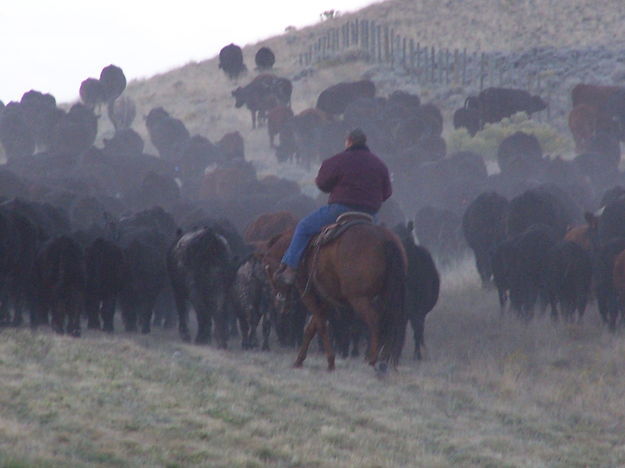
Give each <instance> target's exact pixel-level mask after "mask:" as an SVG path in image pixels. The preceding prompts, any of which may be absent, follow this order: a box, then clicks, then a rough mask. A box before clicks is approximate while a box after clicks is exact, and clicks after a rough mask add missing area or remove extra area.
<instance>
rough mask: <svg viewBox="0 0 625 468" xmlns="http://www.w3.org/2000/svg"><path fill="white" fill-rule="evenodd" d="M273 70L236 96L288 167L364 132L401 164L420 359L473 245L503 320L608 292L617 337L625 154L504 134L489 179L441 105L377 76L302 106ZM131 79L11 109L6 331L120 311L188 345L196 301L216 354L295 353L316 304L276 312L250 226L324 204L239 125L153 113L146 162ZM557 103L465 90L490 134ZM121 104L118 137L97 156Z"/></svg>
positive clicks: (266, 56)
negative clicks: (252, 147)
mask: <svg viewBox="0 0 625 468" xmlns="http://www.w3.org/2000/svg"><path fill="white" fill-rule="evenodd" d="M219 60H220V64H219V68H221V69H222V70H223V71H224V72H225V73H226V74H227V75H228V76H229V77H231V78H233V79H234V78H239V77H241V76H245V73H246V67H245V65H244V63H243V55H242V51H241V50H240V48H238V47H237V46H234V45H232V44H231V45H230V46H227V47H225V48H224V49H223V50H222V52H221V53H220V55H219ZM274 63H275V56H274V54H273V52H272V51H271V50H270V49H268V48H262V49H260V50H259V51H258V53H257V55H256V64H257V70H258V74H257V76H256V77H255V78H253V79H252V80H251V81H250V83H249V84H247V85H246V86H242V87H238V88H237V89H235V90H234V91H233V92H232V97H233V98H234V100H235V103H234V104H235V106H236V107H237V108H238V107H242V106H243V105H245V106H246V107H247V108H248V109H249V110H250V112H251V114H252V127H256V126H257V124H258V125H259V126H260V125H264V124H265V125H266V127H267V130H268V133H269V139H270V144H269V145H268V146H269V148H273V149H275V155H276V157H277V161H278V162H279V163H281V164H284V163H291V164H302V165H304V166H306V167H311V166H312V164H314V163H318V162H319V161H321V160H322V159H324V158H326V157H328V156H330V155H332V154H335V153H336V152H338V151H340V150H341V149H342V147H343V144H344V137H345V134H346V131H347V130H349V129H351V128H354V127H360V128H362V129H363V130H364V131H365V133H366V134H367V135H368V141H369V144H370V146H371V148H372V149H373V151H374V152H376V153H377V154H378V155H379V156H381V157H382V158H383V159H384V160H385V161H386V162H387V164H388V166H389V168H390V169H391V171H392V174H393V184H394V192H395V193H394V197H393V199H391V200H390V201H389V202H387V203H386V204H385V206H384V208H383V210H382V212H381V213H380V216H379V217H380V221H381V222H383V223H385V224H386V225H388V226H391V227H394V229H395V231H396V232H397V234H398V235H399V238H401V240H402V242H403V244H404V248H405V250H406V253H407V258H408V273H407V278H406V281H407V282H408V283H409V287H407V288H406V290H407V297H406V307H407V314H408V318H409V319H410V321H411V324H412V328H413V331H414V339H415V355H416V356H417V357H420V355H421V345H422V343H423V334H424V320H425V316H426V314H427V313H428V312H429V311H430V310H432V308H433V307H434V305H435V303H436V302H437V300H438V294H439V286H440V284H439V274H438V271H437V267H436V265H435V264H434V261H433V257H434V259H436V261H437V263H438V264H439V266H440V265H443V266H444V265H449V264H452V263H453V262H454V261H457V260H458V259H459V258H461V257H462V256H463V255H464V253H465V251H466V250H467V248H468V247H470V248H471V249H472V250H473V252H474V254H475V259H476V265H477V270H478V272H479V274H480V277H481V279H482V281H483V283H484V285H486V286H488V285H490V284H494V285H495V286H496V288H497V290H498V293H499V298H500V301H501V305H502V310H503V308H504V307H505V305H506V304H507V302H509V303H510V304H511V306H512V309H513V310H514V311H515V313H516V314H517V315H518V316H519V317H520V318H521V319H523V320H529V319H531V318H532V317H533V316H534V309H535V306H536V305H537V304H539V305H541V308H543V309H544V308H545V307H546V306H547V305H551V313H552V316H553V317H554V318H558V317H559V316H562V317H564V318H566V319H568V320H573V319H574V318H575V317H576V316H577V317H580V318H581V316H582V315H583V313H584V310H585V308H586V303H587V302H588V300H589V299H590V298H592V297H593V296H594V297H596V300H597V303H598V307H599V311H600V313H601V316H602V317H603V318H604V320H605V322H606V323H607V324H608V325H609V326H610V328H612V329H615V328H616V327H617V326H619V325H620V324H621V323H623V322H624V321H623V318H622V316H623V310H625V308H624V307H623V306H624V304H625V253H623V252H625V189H623V188H622V186H624V185H625V180H623V174H622V173H621V172H620V171H619V169H618V161H615V158H614V154H613V153H614V146H613V145H612V146H611V147H610V151H605V152H602V151H595V152H592V153H584V154H579V155H578V156H576V157H575V158H574V159H572V160H564V159H562V158H560V157H557V156H546V155H544V154H543V151H542V148H541V145H540V144H539V142H538V140H537V139H536V138H535V137H534V136H532V135H529V134H526V133H522V132H517V133H515V134H513V135H511V136H509V137H507V138H506V139H504V140H503V141H502V142H501V144H500V145H499V148H498V153H497V162H498V165H499V169H500V171H499V172H498V173H496V174H489V173H488V171H487V168H486V164H485V161H484V158H483V157H482V156H481V155H479V154H475V153H472V152H466V151H465V152H458V153H454V154H447V145H446V142H445V140H444V138H443V137H442V133H443V126H444V119H443V116H442V112H441V111H440V109H439V108H438V107H437V106H436V105H435V104H434V103H423V102H421V99H420V98H419V96H417V95H415V94H412V93H408V92H406V91H403V90H396V91H394V92H392V93H391V94H390V95H388V97H380V96H377V94H376V86H375V83H374V82H372V81H371V80H360V81H353V82H343V83H337V84H335V85H333V86H331V87H328V88H327V89H325V90H324V91H323V92H321V93H320V94H319V96H318V98H317V100H316V102H315V103H311V107H310V108H307V109H303V110H301V111H300V112H298V113H295V112H293V110H292V108H291V94H292V89H293V87H292V83H291V81H290V80H288V79H286V78H280V77H277V76H275V75H273V74H272V73H271V69H272V67H273V65H274ZM125 87H126V79H125V77H124V74H123V72H122V70H121V69H120V68H119V67H116V66H114V65H111V66H108V67H105V68H104V69H103V70H102V73H101V75H100V77H99V78H98V79H96V78H88V79H86V80H85V81H83V82H82V84H81V85H80V92H79V94H80V98H81V102H80V103H76V104H73V105H72V106H71V107H69V108H66V107H62V106H61V107H60V106H58V105H57V103H56V100H55V98H54V97H53V96H51V95H49V94H43V93H41V92H38V91H34V90H31V91H29V92H27V93H25V94H24V95H23V96H22V99H21V100H20V101H19V102H10V103H8V104H7V105H6V106H4V105H1V106H0V143H1V144H2V147H3V149H4V153H5V155H6V158H7V162H6V164H5V165H4V166H3V167H1V168H0V197H1V200H2V202H1V203H0V250H1V255H0V324H1V325H4V326H18V325H20V324H22V323H23V321H24V315H27V316H28V317H29V323H30V325H31V326H32V327H38V326H41V325H50V326H51V327H52V329H53V330H55V331H56V332H58V333H68V334H70V335H73V336H79V335H80V333H81V324H82V322H83V319H84V320H86V326H87V327H88V328H90V329H102V330H104V331H107V332H113V330H114V327H115V323H116V321H115V315H116V313H117V312H118V311H119V313H120V315H121V322H122V324H123V327H124V329H125V330H126V331H128V332H137V331H140V332H141V333H149V332H150V329H151V327H152V326H154V325H155V324H156V325H158V326H163V327H169V326H175V324H176V322H177V324H178V328H179V331H180V335H181V337H182V338H183V339H184V340H190V339H191V332H190V325H189V320H188V310H187V309H188V305H189V304H191V305H192V306H193V309H194V310H195V314H196V321H197V332H196V336H195V341H196V342H198V343H208V342H210V341H211V339H212V337H214V339H215V341H216V342H217V344H218V346H220V347H226V345H227V341H228V339H229V338H230V337H231V336H232V335H233V334H240V335H242V343H243V347H244V348H250V347H254V346H256V345H257V343H258V342H257V339H256V327H257V326H258V325H259V323H260V320H261V319H262V320H263V325H262V327H263V344H262V347H263V348H265V349H266V348H268V346H269V333H270V332H271V330H275V333H276V335H277V337H278V340H279V342H280V343H281V344H284V345H289V344H290V345H293V344H296V343H297V342H298V340H299V339H301V332H302V328H303V326H304V323H305V320H306V312H305V311H303V310H302V307H301V306H300V305H297V304H296V306H295V308H294V310H293V311H292V313H291V314H290V315H288V316H278V315H277V314H276V312H275V307H274V303H273V301H272V300H271V299H272V292H271V290H270V285H269V283H268V281H267V278H266V275H265V269H264V268H263V246H262V243H260V244H259V243H255V244H254V245H252V244H250V243H249V242H246V239H244V238H243V236H242V234H240V233H242V232H243V231H244V229H245V227H246V226H248V225H249V224H251V223H252V222H253V221H254V220H255V219H256V218H257V217H258V216H259V215H261V214H263V213H270V212H278V211H285V212H289V213H291V214H292V215H293V216H295V217H296V218H298V217H301V216H304V215H305V214H307V213H308V212H310V211H311V210H313V209H314V208H315V207H317V206H319V205H320V204H321V203H324V200H323V199H322V198H321V197H320V198H318V199H313V198H311V197H309V196H307V195H304V194H303V193H302V192H301V191H300V188H299V186H298V184H296V183H294V182H292V181H289V180H286V179H283V178H280V177H278V176H267V177H262V178H259V177H258V175H257V173H256V169H255V167H254V165H253V164H252V163H250V162H249V161H246V159H245V142H244V140H243V137H242V136H241V134H240V133H239V132H238V131H236V129H232V131H231V132H228V133H226V134H225V135H224V136H223V138H222V139H221V140H220V141H218V142H216V143H213V142H211V141H210V140H209V139H208V138H206V137H205V136H202V135H191V134H190V132H189V131H188V130H187V128H186V126H185V123H184V122H183V121H181V120H180V119H178V118H176V117H174V116H173V115H171V114H170V113H169V112H168V111H167V110H165V109H164V108H162V107H156V108H153V109H152V110H151V111H150V112H149V113H148V114H147V115H146V116H145V117H144V120H145V126H146V128H147V133H148V135H149V138H150V141H151V143H152V144H153V146H154V148H156V150H157V152H158V156H155V155H150V154H146V153H145V152H144V141H143V139H142V138H141V136H140V135H139V133H137V132H136V131H135V130H134V129H133V128H132V127H133V124H134V120H135V116H136V108H135V105H134V103H133V101H132V100H131V99H130V98H128V97H126V96H124V90H125ZM546 105H547V104H546V103H545V102H543V101H542V99H541V98H540V97H538V96H531V95H529V94H528V93H526V92H524V91H520V90H509V89H503V88H489V89H487V90H485V91H483V92H482V93H480V95H479V96H477V97H470V98H468V99H467V101H466V105H465V106H464V107H463V108H462V109H459V110H458V111H457V112H456V114H455V115H454V125H455V126H463V127H465V128H467V130H468V131H469V132H470V133H471V134H474V133H475V132H477V131H479V129H480V128H482V127H483V126H484V124H485V123H489V122H493V121H497V120H499V119H501V118H503V117H506V116H510V115H512V114H514V113H515V112H519V111H525V112H527V113H528V114H531V113H533V112H539V111H541V110H543V109H544V108H545V107H546ZM103 108H105V109H106V113H107V115H108V118H109V120H110V121H111V123H112V124H113V128H114V132H112V133H111V135H110V136H109V137H108V138H104V139H103V140H102V142H101V144H98V145H96V137H97V135H98V121H99V119H100V118H102V117H101V116H100V115H99V112H100V111H101V110H102V109H103ZM463 119H464V120H463ZM275 137H278V144H277V145H276V144H275ZM619 151H620V148H619ZM407 210H414V211H413V212H412V213H411V214H410V215H406V214H405V213H406V211H407ZM598 210H599V211H598ZM584 213H586V214H585V215H584ZM572 227H573V229H571V228H572ZM413 233H414V234H415V235H416V237H417V238H418V239H419V244H420V245H417V244H416V243H415V242H414V236H413ZM267 240H268V239H267ZM430 252H431V253H432V255H430ZM174 311H177V314H175V313H174ZM576 314H577V315H576ZM345 315H348V313H347V312H346V313H345V314H337V315H336V317H334V318H333V319H332V329H333V333H334V339H335V340H336V342H337V343H338V344H339V345H340V348H341V350H342V352H343V354H345V355H346V354H347V353H348V352H349V346H350V342H352V343H357V342H358V338H359V336H360V330H355V329H353V328H354V327H349V326H347V325H346V324H348V323H350V322H349V321H345V320H342V319H341V317H344V316H345ZM237 324H238V325H239V326H238V327H237ZM83 326H84V325H83ZM352 352H353V353H356V352H357V345H356V349H352Z"/></svg>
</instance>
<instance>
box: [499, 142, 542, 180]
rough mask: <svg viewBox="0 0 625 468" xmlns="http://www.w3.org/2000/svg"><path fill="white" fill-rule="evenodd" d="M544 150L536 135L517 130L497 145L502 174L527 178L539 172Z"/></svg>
mask: <svg viewBox="0 0 625 468" xmlns="http://www.w3.org/2000/svg"><path fill="white" fill-rule="evenodd" d="M542 159H543V150H542V148H541V146H540V143H539V142H538V139H537V138H536V137H535V136H534V135H529V134H527V133H524V132H515V133H514V134H512V135H510V136H508V137H506V138H504V139H503V140H502V142H501V143H500V144H499V146H498V147H497V163H498V164H499V169H500V170H501V173H502V174H505V175H509V176H513V177H516V178H518V179H527V178H529V177H531V176H532V175H534V174H536V173H537V172H538V168H539V166H540V164H541V162H542Z"/></svg>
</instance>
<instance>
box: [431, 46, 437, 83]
mask: <svg viewBox="0 0 625 468" xmlns="http://www.w3.org/2000/svg"><path fill="white" fill-rule="evenodd" d="M431 68H432V70H431V73H432V79H431V82H432V83H436V50H434V46H432V62H431Z"/></svg>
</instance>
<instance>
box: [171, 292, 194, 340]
mask: <svg viewBox="0 0 625 468" xmlns="http://www.w3.org/2000/svg"><path fill="white" fill-rule="evenodd" d="M174 302H175V303H176V310H177V311H178V332H179V333H180V338H182V341H186V342H189V341H191V333H190V332H189V325H188V322H189V311H188V310H187V298H186V295H185V294H184V293H183V292H182V291H177V290H176V288H174Z"/></svg>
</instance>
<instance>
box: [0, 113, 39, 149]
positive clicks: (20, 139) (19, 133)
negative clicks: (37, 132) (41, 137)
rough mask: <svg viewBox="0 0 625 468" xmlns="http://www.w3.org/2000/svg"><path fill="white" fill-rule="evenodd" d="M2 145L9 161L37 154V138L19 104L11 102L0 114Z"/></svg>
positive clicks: (0, 140) (0, 139)
mask: <svg viewBox="0 0 625 468" xmlns="http://www.w3.org/2000/svg"><path fill="white" fill-rule="evenodd" d="M0 143H2V147H3V148H4V152H5V154H6V157H7V159H9V160H12V159H20V158H24V157H28V156H32V154H33V153H34V152H35V136H34V135H33V132H32V130H31V128H30V126H29V125H28V122H27V121H26V117H25V115H24V112H23V110H22V108H21V106H20V104H19V103H17V102H9V103H8V104H7V105H6V107H5V108H4V110H3V111H2V114H0Z"/></svg>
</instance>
